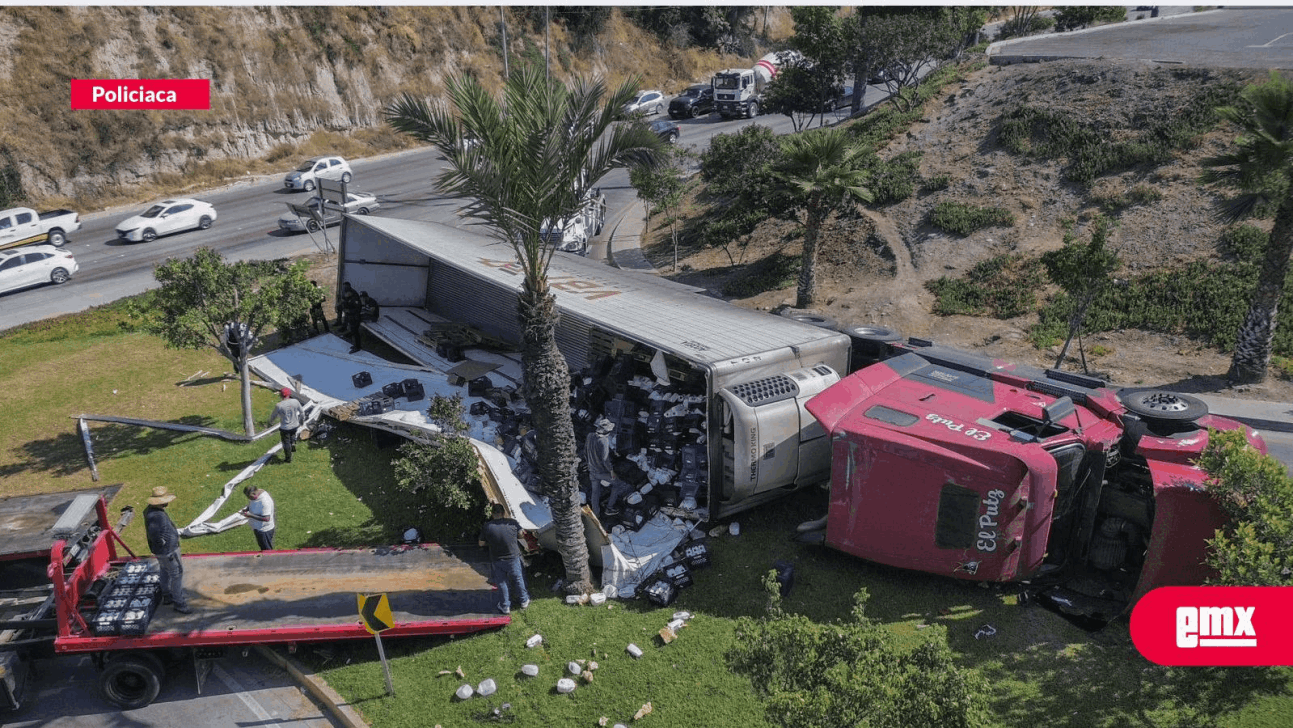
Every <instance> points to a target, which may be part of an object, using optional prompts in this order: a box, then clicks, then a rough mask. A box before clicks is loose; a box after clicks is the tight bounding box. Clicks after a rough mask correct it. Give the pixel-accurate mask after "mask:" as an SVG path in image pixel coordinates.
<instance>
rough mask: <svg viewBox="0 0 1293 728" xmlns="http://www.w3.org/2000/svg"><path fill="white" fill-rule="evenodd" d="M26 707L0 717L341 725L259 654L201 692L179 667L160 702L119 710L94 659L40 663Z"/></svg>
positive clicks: (226, 725) (58, 721) (72, 725)
mask: <svg viewBox="0 0 1293 728" xmlns="http://www.w3.org/2000/svg"><path fill="white" fill-rule="evenodd" d="M39 667H40V670H41V675H40V679H36V680H33V681H32V682H33V684H32V685H31V688H32V689H31V690H29V692H28V695H27V698H26V702H25V704H24V705H23V707H22V708H21V709H19V710H18V711H17V712H15V713H0V724H3V725H5V726H8V727H9V728H37V726H39V727H40V728H99V727H100V726H106V725H114V726H140V727H143V726H156V727H157V728H173V727H174V726H194V727H197V726H201V728H246V727H247V726H255V728H333V726H335V725H337V724H336V723H334V722H333V721H332V720H331V718H330V717H329V716H328V714H327V713H326V712H325V711H323V710H321V709H320V708H319V706H317V705H315V704H314V703H312V702H311V701H310V700H309V698H307V697H306V696H305V695H304V694H302V692H301V689H300V688H299V687H297V685H296V684H295V683H294V682H293V681H292V679H291V677H290V676H288V674H287V673H286V672H284V671H282V670H280V669H279V668H277V667H274V666H273V665H270V664H268V663H266V662H264V661H263V660H262V659H261V658H259V657H257V656H256V655H255V654H252V655H251V656H249V657H237V656H235V657H226V658H224V659H222V660H220V661H218V662H217V663H215V667H214V668H213V669H212V670H211V673H210V675H208V677H207V679H206V680H205V681H204V683H203V685H202V694H201V695H199V694H198V692H197V686H196V683H195V681H194V679H193V672H192V668H191V667H186V668H183V669H177V670H175V671H174V672H173V673H172V674H171V675H170V676H169V678H168V679H167V681H166V682H165V683H164V684H163V685H162V692H161V694H160V695H159V696H158V698H157V701H156V702H154V703H153V704H152V705H149V706H148V707H146V708H140V709H139V710H115V709H112V708H111V706H109V705H108V704H107V703H104V702H103V701H102V700H101V699H100V698H99V694H98V686H97V675H98V672H97V671H96V670H95V669H94V665H93V664H92V663H91V662H90V658H89V657H87V656H67V657H57V658H54V659H52V660H44V661H41V662H40V663H39Z"/></svg>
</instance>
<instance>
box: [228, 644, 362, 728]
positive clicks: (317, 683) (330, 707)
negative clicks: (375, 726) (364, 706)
mask: <svg viewBox="0 0 1293 728" xmlns="http://www.w3.org/2000/svg"><path fill="white" fill-rule="evenodd" d="M252 647H253V648H254V649H255V650H256V653H257V654H259V655H260V656H261V657H264V658H265V659H266V660H269V661H270V662H272V663H274V664H275V665H278V666H279V667H281V668H283V669H284V670H286V671H287V673H288V674H289V675H291V676H292V679H293V680H295V681H296V683H297V685H300V686H301V689H302V690H305V691H306V692H307V693H309V694H310V697H311V698H313V699H314V701H315V702H316V703H318V704H319V705H321V706H323V708H324V710H327V711H328V713H329V714H331V716H332V718H333V720H335V721H336V722H337V723H338V724H340V725H341V726H343V727H344V728H371V727H370V726H369V724H368V722H367V721H365V720H364V719H363V717H361V716H360V715H359V711H357V710H355V709H354V708H352V707H350V704H349V703H347V702H346V699H345V698H343V697H341V696H340V695H339V694H337V691H336V690H333V689H332V688H331V687H330V686H329V685H328V684H327V683H326V682H324V681H323V679H322V678H320V677H319V676H317V675H315V674H314V673H311V672H307V671H306V670H305V669H304V668H302V667H301V666H299V665H297V664H296V661H295V660H293V659H292V658H290V657H288V656H286V655H280V654H279V653H278V652H276V651H275V650H273V649H272V648H270V647H268V646H266V645H252Z"/></svg>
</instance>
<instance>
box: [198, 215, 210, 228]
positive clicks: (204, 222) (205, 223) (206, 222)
mask: <svg viewBox="0 0 1293 728" xmlns="http://www.w3.org/2000/svg"><path fill="white" fill-rule="evenodd" d="M210 227H211V217H210V216H209V215H203V216H202V217H201V219H199V220H198V230H207V229H209V228H210Z"/></svg>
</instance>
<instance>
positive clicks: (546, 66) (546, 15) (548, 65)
mask: <svg viewBox="0 0 1293 728" xmlns="http://www.w3.org/2000/svg"><path fill="white" fill-rule="evenodd" d="M551 25H552V8H551V7H548V6H546V5H545V6H544V8H543V80H544V81H548V80H550V77H551V75H552V54H551V52H550V46H551V42H550V41H549V35H550V33H549V26H551Z"/></svg>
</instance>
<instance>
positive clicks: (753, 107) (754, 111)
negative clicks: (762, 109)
mask: <svg viewBox="0 0 1293 728" xmlns="http://www.w3.org/2000/svg"><path fill="white" fill-rule="evenodd" d="M746 114H747V116H749V117H750V118H751V119H753V118H754V117H756V116H758V115H759V102H758V101H751V102H750V110H749V111H748V112H746Z"/></svg>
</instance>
